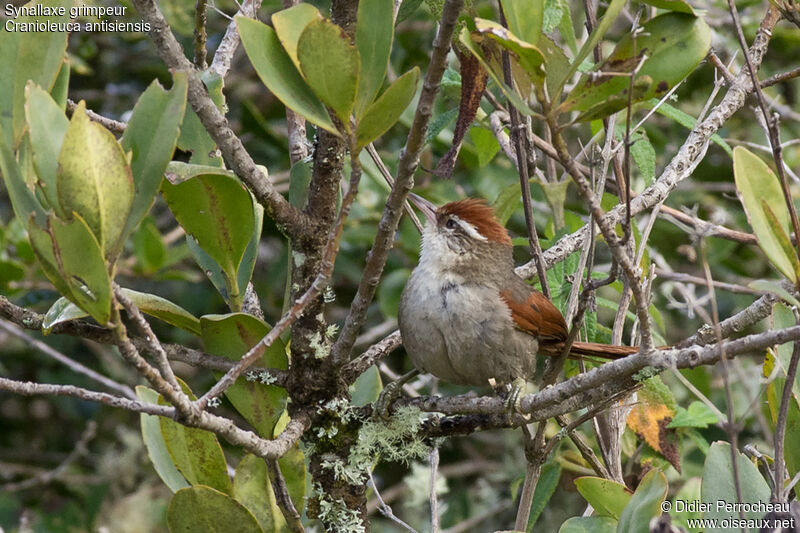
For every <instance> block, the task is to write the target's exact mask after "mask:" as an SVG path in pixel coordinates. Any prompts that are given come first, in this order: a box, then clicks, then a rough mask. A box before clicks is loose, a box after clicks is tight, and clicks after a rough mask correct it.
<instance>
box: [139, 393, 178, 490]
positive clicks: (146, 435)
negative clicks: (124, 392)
mask: <svg viewBox="0 0 800 533" xmlns="http://www.w3.org/2000/svg"><path fill="white" fill-rule="evenodd" d="M136 396H137V397H138V398H139V400H141V401H143V402H147V403H151V404H155V403H158V393H157V392H156V391H154V390H153V389H149V388H147V387H145V386H143V385H137V386H136ZM139 422H140V424H141V428H142V440H143V441H144V446H145V448H147V456H148V457H149V458H150V462H151V463H152V464H153V468H155V470H156V473H157V474H158V477H160V478H161V481H163V482H164V483H165V484H166V485H167V487H169V490H171V491H172V492H177V491H179V490H180V489H182V488H185V487H188V486H189V483H188V482H187V481H186V478H184V477H183V476H182V475H181V473H180V472H178V469H177V468H176V467H175V463H173V462H172V458H171V457H170V456H169V451H168V450H167V445H166V443H164V437H163V436H162V435H161V423H160V422H159V421H158V417H157V416H155V415H148V414H144V413H142V414H141V415H139Z"/></svg>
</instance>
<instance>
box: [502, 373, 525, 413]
mask: <svg viewBox="0 0 800 533" xmlns="http://www.w3.org/2000/svg"><path fill="white" fill-rule="evenodd" d="M526 386H527V382H526V381H525V379H523V378H514V381H512V382H511V385H510V387H511V390H510V391H509V392H508V396H506V414H507V415H508V418H509V419H513V417H514V415H522V416H523V417H525V418H529V415H525V414H524V413H522V411H521V410H520V402H521V401H522V397H523V396H524V395H525V388H526Z"/></svg>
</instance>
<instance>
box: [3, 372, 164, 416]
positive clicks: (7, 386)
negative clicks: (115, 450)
mask: <svg viewBox="0 0 800 533" xmlns="http://www.w3.org/2000/svg"><path fill="white" fill-rule="evenodd" d="M0 390H3V391H6V392H12V393H14V394H19V395H20V396H68V397H70V398H78V399H81V400H86V401H89V402H96V403H101V404H103V405H108V406H110V407H117V408H119V409H125V410H127V411H132V412H134V413H146V414H150V415H159V416H165V417H167V418H173V417H174V414H175V408H174V407H168V406H166V405H155V404H148V403H144V402H140V401H138V400H129V399H128V398H123V397H121V396H115V395H114V394H108V393H106V392H97V391H93V390H89V389H84V388H82V387H75V386H74V385H54V384H49V383H33V382H31V381H16V380H13V379H7V378H3V377H0Z"/></svg>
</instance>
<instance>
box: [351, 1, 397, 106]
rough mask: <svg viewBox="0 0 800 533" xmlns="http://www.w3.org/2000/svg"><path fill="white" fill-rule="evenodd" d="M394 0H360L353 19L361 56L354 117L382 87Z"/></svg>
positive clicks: (392, 29)
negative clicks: (356, 14) (355, 16)
mask: <svg viewBox="0 0 800 533" xmlns="http://www.w3.org/2000/svg"><path fill="white" fill-rule="evenodd" d="M393 13H394V2H392V0H359V2H358V18H357V20H356V46H357V47H358V54H359V56H360V57H361V72H360V74H359V77H358V94H357V96H356V107H355V115H356V121H358V120H359V118H361V116H362V115H363V114H364V112H365V111H366V110H367V107H368V106H369V104H370V103H372V100H373V99H374V98H375V95H377V94H378V90H380V88H381V84H382V83H383V78H384V77H385V76H386V68H387V66H388V65H389V54H390V53H391V51H392V39H394V20H392V17H393Z"/></svg>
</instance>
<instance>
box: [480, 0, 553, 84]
mask: <svg viewBox="0 0 800 533" xmlns="http://www.w3.org/2000/svg"><path fill="white" fill-rule="evenodd" d="M537 3H539V2H537ZM476 33H477V35H476ZM478 35H481V36H486V37H489V38H491V39H492V40H494V41H496V42H497V43H498V44H499V45H500V46H502V47H503V48H505V49H506V50H508V51H509V52H511V53H512V54H514V57H515V58H516V59H517V60H518V61H519V64H520V66H521V67H522V68H523V69H525V72H527V73H528V75H529V76H534V77H541V76H542V75H543V74H544V73H543V71H542V64H543V63H544V55H543V54H542V52H541V50H539V49H538V48H537V47H536V46H535V45H533V44H531V43H530V42H525V41H524V40H523V39H520V38H519V37H517V36H516V35H515V34H514V33H512V32H511V31H509V30H508V29H506V28H504V27H503V26H502V25H500V24H498V23H497V22H494V21H492V20H486V19H481V18H476V19H475V32H473V33H472V39H473V40H475V39H476V38H478ZM537 39H538V36H537Z"/></svg>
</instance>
